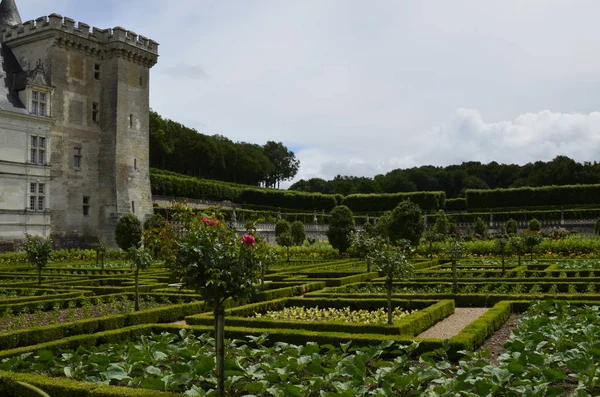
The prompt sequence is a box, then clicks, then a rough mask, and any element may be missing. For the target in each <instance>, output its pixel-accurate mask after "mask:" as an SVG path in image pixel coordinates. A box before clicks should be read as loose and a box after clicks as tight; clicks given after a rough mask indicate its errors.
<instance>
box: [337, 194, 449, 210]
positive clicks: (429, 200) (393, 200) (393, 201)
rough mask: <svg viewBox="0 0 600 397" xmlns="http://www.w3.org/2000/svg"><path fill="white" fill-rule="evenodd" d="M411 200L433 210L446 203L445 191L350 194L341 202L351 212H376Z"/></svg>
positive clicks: (425, 208)
mask: <svg viewBox="0 0 600 397" xmlns="http://www.w3.org/2000/svg"><path fill="white" fill-rule="evenodd" d="M405 200H411V201H412V202H413V203H416V204H418V205H419V207H421V209H423V210H426V211H435V210H439V209H442V208H444V205H445V204H446V193H445V192H414V193H393V194H351V195H348V196H346V197H344V200H343V201H342V204H343V205H345V206H347V207H348V208H350V209H351V210H352V212H359V213H360V212H362V213H369V212H370V213H372V214H373V213H378V212H381V211H391V210H393V209H394V208H396V207H397V206H398V204H400V203H401V202H402V201H405Z"/></svg>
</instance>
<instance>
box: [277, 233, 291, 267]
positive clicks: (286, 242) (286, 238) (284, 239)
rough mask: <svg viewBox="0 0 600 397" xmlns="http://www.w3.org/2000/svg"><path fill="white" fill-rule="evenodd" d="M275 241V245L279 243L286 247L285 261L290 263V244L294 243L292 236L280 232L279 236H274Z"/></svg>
mask: <svg viewBox="0 0 600 397" xmlns="http://www.w3.org/2000/svg"><path fill="white" fill-rule="evenodd" d="M275 242H276V243H277V245H280V246H282V247H285V248H286V257H287V263H288V264H289V263H290V247H291V246H292V245H294V239H293V238H292V235H291V234H290V233H283V234H280V235H279V236H277V237H275Z"/></svg>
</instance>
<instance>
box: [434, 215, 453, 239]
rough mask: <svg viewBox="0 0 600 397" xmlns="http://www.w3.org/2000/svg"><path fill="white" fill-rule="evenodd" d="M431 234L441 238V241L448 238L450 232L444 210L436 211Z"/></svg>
mask: <svg viewBox="0 0 600 397" xmlns="http://www.w3.org/2000/svg"><path fill="white" fill-rule="evenodd" d="M431 230H432V232H433V233H434V234H436V235H438V236H441V237H442V239H443V238H445V237H446V236H448V232H449V231H450V221H449V220H448V217H447V216H446V213H445V212H444V210H439V211H438V216H437V219H436V220H435V223H434V224H433V227H432V229H431Z"/></svg>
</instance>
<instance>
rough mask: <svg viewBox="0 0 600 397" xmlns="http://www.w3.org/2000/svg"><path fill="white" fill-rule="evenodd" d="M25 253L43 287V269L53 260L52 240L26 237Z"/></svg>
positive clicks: (27, 235) (29, 235) (28, 235)
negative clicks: (35, 269)
mask: <svg viewBox="0 0 600 397" xmlns="http://www.w3.org/2000/svg"><path fill="white" fill-rule="evenodd" d="M25 253H26V254H27V260H28V261H29V263H31V264H32V265H34V266H35V267H36V268H37V271H38V284H39V285H42V269H43V268H45V267H46V265H47V264H48V262H49V261H50V259H52V240H51V239H49V238H44V237H42V236H32V235H31V234H26V235H25Z"/></svg>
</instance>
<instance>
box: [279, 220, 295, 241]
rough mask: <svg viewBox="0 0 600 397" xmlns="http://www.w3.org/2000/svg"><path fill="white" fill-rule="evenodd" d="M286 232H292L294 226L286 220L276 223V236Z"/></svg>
mask: <svg viewBox="0 0 600 397" xmlns="http://www.w3.org/2000/svg"><path fill="white" fill-rule="evenodd" d="M284 233H290V234H291V233H292V227H291V225H290V223H289V222H288V221H286V220H281V221H279V222H277V224H276V225H275V237H277V236H280V235H282V234H284Z"/></svg>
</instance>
